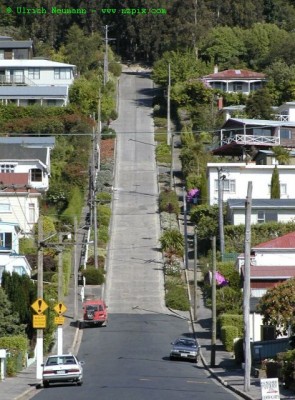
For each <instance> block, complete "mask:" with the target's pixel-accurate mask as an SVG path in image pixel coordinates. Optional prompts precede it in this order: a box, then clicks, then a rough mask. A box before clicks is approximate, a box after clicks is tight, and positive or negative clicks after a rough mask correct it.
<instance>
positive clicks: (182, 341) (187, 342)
mask: <svg viewBox="0 0 295 400" xmlns="http://www.w3.org/2000/svg"><path fill="white" fill-rule="evenodd" d="M175 344H176V345H177V346H187V347H197V345H196V342H195V341H194V340H189V339H178V340H177V341H176V342H175Z"/></svg>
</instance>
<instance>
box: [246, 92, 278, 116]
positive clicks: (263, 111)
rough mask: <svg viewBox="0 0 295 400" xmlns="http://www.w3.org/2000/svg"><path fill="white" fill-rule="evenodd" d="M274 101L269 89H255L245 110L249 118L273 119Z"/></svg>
mask: <svg viewBox="0 0 295 400" xmlns="http://www.w3.org/2000/svg"><path fill="white" fill-rule="evenodd" d="M272 105H273V101H272V97H271V94H270V92H269V90H268V89H266V88H262V89H258V90H255V91H254V92H252V93H251V94H250V95H249V98H248V100H247V102H246V107H245V111H246V114H247V115H248V117H249V118H255V119H271V116H272V114H273V109H272Z"/></svg>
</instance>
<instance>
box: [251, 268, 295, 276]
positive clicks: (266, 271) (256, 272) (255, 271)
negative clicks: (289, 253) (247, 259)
mask: <svg viewBox="0 0 295 400" xmlns="http://www.w3.org/2000/svg"><path fill="white" fill-rule="evenodd" d="M250 275H251V279H259V278H261V279H263V280H265V279H289V278H293V277H295V265H294V266H290V265H289V266H283V267H281V266H257V265H251V268H250Z"/></svg>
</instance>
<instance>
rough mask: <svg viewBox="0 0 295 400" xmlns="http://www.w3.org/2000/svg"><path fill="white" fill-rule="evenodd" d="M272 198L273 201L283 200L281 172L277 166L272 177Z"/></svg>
mask: <svg viewBox="0 0 295 400" xmlns="http://www.w3.org/2000/svg"><path fill="white" fill-rule="evenodd" d="M270 198H271V199H280V198H281V193H280V177H279V171H278V169H277V166H275V168H274V170H273V173H272V177H271V183H270Z"/></svg>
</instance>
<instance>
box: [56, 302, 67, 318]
mask: <svg viewBox="0 0 295 400" xmlns="http://www.w3.org/2000/svg"><path fill="white" fill-rule="evenodd" d="M54 311H55V312H57V314H59V315H61V314H63V313H64V312H66V311H67V307H66V306H65V305H64V304H63V303H58V304H56V305H55V306H54Z"/></svg>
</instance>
